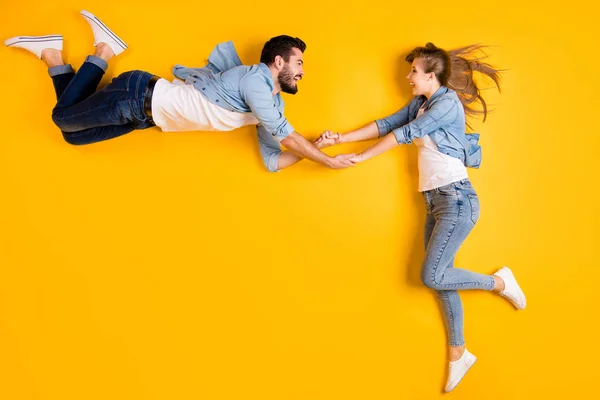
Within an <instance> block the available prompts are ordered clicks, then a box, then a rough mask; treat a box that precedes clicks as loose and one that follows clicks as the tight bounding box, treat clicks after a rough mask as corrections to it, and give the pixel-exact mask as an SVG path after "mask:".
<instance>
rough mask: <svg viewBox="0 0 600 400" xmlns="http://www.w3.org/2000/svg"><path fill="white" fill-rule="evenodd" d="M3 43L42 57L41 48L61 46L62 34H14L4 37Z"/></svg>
mask: <svg viewBox="0 0 600 400" xmlns="http://www.w3.org/2000/svg"><path fill="white" fill-rule="evenodd" d="M4 44H5V45H7V46H8V47H18V48H21V49H25V50H28V51H30V52H32V53H33V54H35V55H36V56H37V57H38V58H40V59H41V58H42V50H44V49H55V50H61V51H62V48H63V37H62V35H46V36H15V37H13V38H10V39H6V40H5V41H4Z"/></svg>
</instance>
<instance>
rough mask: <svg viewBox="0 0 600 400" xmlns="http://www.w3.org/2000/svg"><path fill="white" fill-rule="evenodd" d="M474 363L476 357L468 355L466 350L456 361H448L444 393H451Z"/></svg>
mask: <svg viewBox="0 0 600 400" xmlns="http://www.w3.org/2000/svg"><path fill="white" fill-rule="evenodd" d="M475 361H477V357H475V356H474V355H473V354H471V353H469V350H467V349H465V352H464V353H463V355H462V356H461V357H460V358H459V359H458V360H456V361H450V368H449V370H448V383H446V389H445V390H446V393H448V392H451V391H452V389H454V388H455V387H456V386H457V385H458V384H459V383H460V381H461V380H462V378H463V377H464V376H465V374H466V373H467V371H468V370H469V369H470V368H471V367H472V366H473V364H475Z"/></svg>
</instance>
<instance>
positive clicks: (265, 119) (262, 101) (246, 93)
mask: <svg viewBox="0 0 600 400" xmlns="http://www.w3.org/2000/svg"><path fill="white" fill-rule="evenodd" d="M240 93H241V95H242V98H243V99H244V101H245V102H246V104H247V105H248V107H250V110H251V111H252V113H253V114H254V116H255V117H256V119H257V120H258V121H259V123H260V125H262V127H263V128H264V129H265V130H266V132H267V133H268V134H270V135H271V137H273V139H275V140H276V141H278V142H280V141H282V140H283V139H285V138H286V137H288V136H289V135H290V133H292V132H293V131H294V128H293V127H292V125H291V124H290V123H289V122H288V120H287V119H286V118H285V117H284V116H283V110H282V109H280V108H279V107H277V104H275V100H274V99H273V94H272V93H271V89H270V88H269V85H267V83H266V82H265V81H264V79H263V78H262V77H260V76H248V77H247V78H246V79H243V80H242V81H241V82H240Z"/></svg>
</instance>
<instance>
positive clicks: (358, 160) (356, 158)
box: [350, 153, 365, 164]
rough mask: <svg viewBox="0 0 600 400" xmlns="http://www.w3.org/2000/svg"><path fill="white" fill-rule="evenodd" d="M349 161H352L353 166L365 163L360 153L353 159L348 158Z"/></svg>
mask: <svg viewBox="0 0 600 400" xmlns="http://www.w3.org/2000/svg"><path fill="white" fill-rule="evenodd" d="M350 161H352V162H353V163H354V164H358V163H359V162H363V161H365V159H364V156H363V155H362V153H361V154H357V155H355V156H354V157H352V158H350Z"/></svg>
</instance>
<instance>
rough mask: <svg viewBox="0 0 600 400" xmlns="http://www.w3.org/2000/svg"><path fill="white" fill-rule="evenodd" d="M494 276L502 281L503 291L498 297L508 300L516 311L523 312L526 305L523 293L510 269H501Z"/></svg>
mask: <svg viewBox="0 0 600 400" xmlns="http://www.w3.org/2000/svg"><path fill="white" fill-rule="evenodd" d="M494 275H495V276H499V277H500V278H502V280H503V281H504V290H503V291H502V292H501V293H500V296H502V297H504V298H506V299H508V300H509V301H510V302H511V303H512V304H513V305H514V306H515V307H516V308H517V309H519V310H523V309H524V308H525V306H526V305H527V300H526V299H525V293H523V291H522V290H521V287H520V286H519V284H518V283H517V280H516V279H515V276H514V275H513V273H512V271H511V270H510V268H508V267H502V268H500V269H499V270H498V271H496V273H495V274H494Z"/></svg>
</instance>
